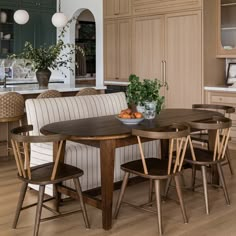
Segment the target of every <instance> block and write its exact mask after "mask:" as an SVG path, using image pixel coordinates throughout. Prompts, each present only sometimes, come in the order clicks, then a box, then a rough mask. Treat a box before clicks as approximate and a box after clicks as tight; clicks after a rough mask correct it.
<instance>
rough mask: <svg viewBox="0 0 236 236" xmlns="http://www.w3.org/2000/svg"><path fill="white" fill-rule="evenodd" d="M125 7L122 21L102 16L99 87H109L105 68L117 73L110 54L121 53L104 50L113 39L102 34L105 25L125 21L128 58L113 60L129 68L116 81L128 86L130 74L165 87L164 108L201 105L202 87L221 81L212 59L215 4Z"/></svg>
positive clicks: (189, 1)
mask: <svg viewBox="0 0 236 236" xmlns="http://www.w3.org/2000/svg"><path fill="white" fill-rule="evenodd" d="M104 3H105V2H104ZM130 6H131V9H130V10H129V11H127V12H130V14H129V15H127V14H126V16H125V17H122V16H121V17H118V16H117V15H116V16H115V17H116V18H114V17H107V16H106V15H104V24H105V28H104V31H105V35H106V36H105V38H106V40H105V44H104V50H105V81H111V80H110V78H109V77H108V74H107V73H106V72H107V71H109V68H110V69H111V68H112V69H111V70H112V71H115V69H116V70H117V71H122V69H123V67H121V66H120V65H119V63H116V64H115V63H113V62H112V61H111V60H108V55H109V56H110V57H111V54H110V53H109V52H111V50H113V52H115V53H116V56H117V55H118V54H117V51H121V50H122V49H118V48H117V46H115V45H114V44H113V46H112V48H113V47H115V49H112V48H111V43H110V44H109V43H108V44H107V42H109V41H112V37H114V35H110V34H108V33H107V27H106V24H107V22H109V21H110V20H113V21H115V22H118V21H119V20H121V19H126V20H131V22H132V24H131V26H130V27H131V30H132V36H131V50H132V55H131V57H127V55H126V54H125V53H124V57H123V55H122V54H119V60H121V61H122V60H123V59H124V60H129V61H130V62H131V67H130V68H129V69H127V70H126V71H125V72H126V75H127V76H126V78H124V76H125V73H123V77H122V78H120V77H119V76H117V77H116V81H119V80H120V81H124V80H125V79H126V81H128V76H129V74H130V73H134V74H136V75H138V76H140V78H153V79H154V78H158V79H160V80H162V81H163V82H167V84H168V90H167V89H165V91H162V92H163V93H164V95H165V107H167V108H177V107H178V108H179V107H182V108H190V107H191V106H192V104H193V103H201V102H203V87H204V85H208V84H211V83H212V82H213V83H214V84H217V83H218V82H219V83H220V82H221V81H222V78H223V76H224V74H223V73H224V60H221V59H216V34H217V32H216V31H217V28H216V25H217V22H216V21H217V18H216V14H217V12H218V11H217V4H216V1H215V0H204V1H203V0H179V1H176V0H171V1H170V0H162V1H160V0H132V1H131V5H130ZM111 18H112V19H111ZM115 38H116V40H117V39H118V40H119V38H120V37H119V35H117V36H116V37H115ZM128 42H130V41H127V43H128ZM116 45H117V44H116ZM128 45H129V43H128V44H127V49H128ZM123 46H124V45H123ZM128 51H129V50H128ZM122 58H123V59H122ZM130 62H129V64H130Z"/></svg>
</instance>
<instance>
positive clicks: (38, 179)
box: [11, 125, 90, 236]
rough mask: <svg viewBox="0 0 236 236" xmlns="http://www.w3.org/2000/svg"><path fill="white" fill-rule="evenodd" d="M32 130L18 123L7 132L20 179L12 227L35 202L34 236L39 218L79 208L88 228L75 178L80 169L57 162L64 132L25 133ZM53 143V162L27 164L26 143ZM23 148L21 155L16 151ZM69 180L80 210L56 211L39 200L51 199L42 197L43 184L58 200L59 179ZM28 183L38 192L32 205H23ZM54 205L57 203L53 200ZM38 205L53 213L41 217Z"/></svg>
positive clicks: (28, 146) (60, 180)
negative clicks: (52, 188) (37, 134)
mask: <svg viewBox="0 0 236 236" xmlns="http://www.w3.org/2000/svg"><path fill="white" fill-rule="evenodd" d="M32 130H33V126H32V125H27V126H21V127H18V128H14V129H13V130H12V131H11V142H12V147H13V150H14V156H15V160H16V165H17V169H18V178H19V179H20V180H21V181H22V182H23V183H22V186H21V192H20V196H19V200H18V205H17V209H16V215H15V219H14V222H13V228H14V229H15V228H16V226H17V222H18V219H19V216H20V212H21V211H22V210H25V209H28V208H29V207H32V206H35V205H37V209H36V217H35V225H34V234H33V235H34V236H37V235H38V233H39V225H40V222H41V221H46V220H51V219H55V218H56V217H61V216H66V215H69V214H72V213H75V212H78V211H82V213H83V218H84V222H85V226H86V228H89V227H90V226H89V221H88V217H87V212H86V208H85V204H84V202H83V196H82V192H81V187H80V181H79V177H80V176H82V175H83V170H81V169H79V168H77V167H74V166H71V165H67V164H64V163H62V162H60V157H61V155H62V149H63V142H65V138H66V137H65V136H64V135H58V134H56V135H48V136H30V135H29V132H30V131H32ZM48 142H53V143H54V145H57V146H58V152H57V154H56V157H55V160H54V161H53V162H48V163H46V164H41V165H37V166H33V167H30V149H29V148H30V144H32V143H48ZM21 146H23V148H24V155H22V153H21V152H20V147H21ZM69 179H73V182H74V185H75V189H76V194H77V197H78V199H79V201H80V206H81V209H80V210H77V211H72V212H66V213H60V212H59V209H56V210H53V209H50V208H49V207H48V206H45V205H44V204H43V203H44V202H45V201H49V200H52V199H54V197H53V198H48V199H45V200H44V190H45V186H46V185H48V184H53V185H54V187H55V191H54V192H55V198H56V200H58V199H59V193H57V185H58V184H60V183H61V182H62V181H66V180H69ZM28 184H34V185H38V186H39V192H38V201H37V203H35V204H31V205H28V206H24V207H23V202H24V198H25V195H26V190H27V187H28ZM57 206H58V202H57ZM42 207H45V208H46V209H48V210H51V211H52V212H53V213H56V215H54V216H51V217H47V218H43V219H41V212H42Z"/></svg>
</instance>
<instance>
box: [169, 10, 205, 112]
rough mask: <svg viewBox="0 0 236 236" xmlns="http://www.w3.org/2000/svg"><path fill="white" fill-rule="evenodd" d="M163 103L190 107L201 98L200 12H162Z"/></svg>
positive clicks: (172, 106) (170, 105)
mask: <svg viewBox="0 0 236 236" xmlns="http://www.w3.org/2000/svg"><path fill="white" fill-rule="evenodd" d="M165 23H166V29H165V31H166V42H165V43H166V45H165V57H166V81H167V83H168V87H169V88H168V91H167V93H166V107H168V108H179V107H182V108H191V107H192V104H193V103H201V101H202V48H201V45H202V36H201V12H200V11H196V12H189V13H181V14H170V15H167V16H166V19H165Z"/></svg>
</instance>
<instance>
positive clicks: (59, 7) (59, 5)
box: [58, 0, 61, 12]
mask: <svg viewBox="0 0 236 236" xmlns="http://www.w3.org/2000/svg"><path fill="white" fill-rule="evenodd" d="M58 11H59V12H61V0H59V4H58Z"/></svg>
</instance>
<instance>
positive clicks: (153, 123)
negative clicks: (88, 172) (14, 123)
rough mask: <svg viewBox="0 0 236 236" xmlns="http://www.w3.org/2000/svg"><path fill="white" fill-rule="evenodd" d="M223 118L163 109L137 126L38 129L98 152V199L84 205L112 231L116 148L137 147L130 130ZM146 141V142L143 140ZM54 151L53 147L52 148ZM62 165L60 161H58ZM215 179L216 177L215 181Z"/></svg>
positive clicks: (98, 122) (93, 121) (92, 121)
mask: <svg viewBox="0 0 236 236" xmlns="http://www.w3.org/2000/svg"><path fill="white" fill-rule="evenodd" d="M214 115H222V114H220V113H218V112H215V111H209V110H197V109H181V108H179V109H163V110H162V111H161V112H160V114H158V115H156V117H155V118H154V119H151V120H146V119H144V120H143V121H142V122H141V123H139V124H137V125H126V124H123V123H122V122H121V121H120V120H118V119H117V116H116V115H112V116H102V117H93V118H86V119H77V120H68V121H61V122H55V123H51V124H48V125H45V126H43V127H42V128H41V130H40V131H41V133H42V134H45V135H47V134H64V135H66V136H67V137H68V140H70V141H74V142H78V143H83V144H86V145H91V146H94V147H98V148H100V165H101V196H100V198H99V199H97V198H92V197H91V198H89V197H88V196H87V195H86V196H85V197H84V199H85V201H86V203H88V204H91V205H93V206H95V207H97V208H99V209H101V210H102V227H103V229H105V230H110V229H111V228H112V205H113V190H114V160H115V150H116V148H118V147H123V146H128V145H132V144H136V143H137V138H136V137H135V136H132V129H133V128H136V129H137V128H138V129H149V130H150V129H153V130H155V128H157V127H162V126H167V125H170V124H173V123H178V122H181V123H182V122H186V123H188V122H192V121H197V120H203V119H208V118H211V117H212V116H214ZM214 137H215V134H214V133H209V147H210V148H212V147H213V145H214ZM143 141H147V140H143ZM161 149H162V150H161V151H162V153H167V150H168V142H162V143H161ZM54 151H56V147H54ZM61 161H64V160H63V157H61ZM216 178H217V177H216ZM58 191H60V192H62V193H66V194H67V195H69V196H71V197H75V193H74V192H73V190H72V189H66V187H65V186H64V187H63V186H61V188H58Z"/></svg>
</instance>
